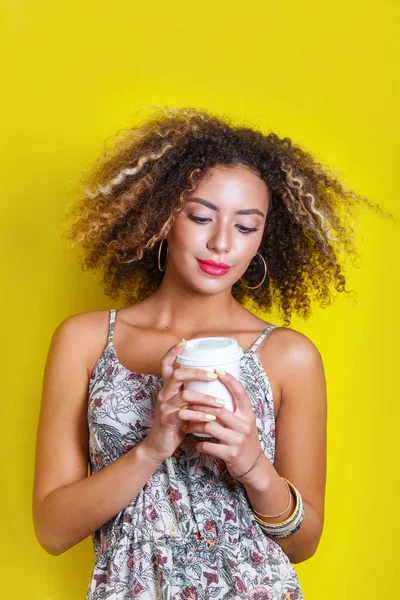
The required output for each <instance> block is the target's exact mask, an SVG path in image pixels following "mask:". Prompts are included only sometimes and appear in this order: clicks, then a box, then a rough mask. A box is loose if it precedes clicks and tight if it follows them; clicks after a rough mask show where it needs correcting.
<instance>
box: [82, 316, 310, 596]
mask: <svg viewBox="0 0 400 600" xmlns="http://www.w3.org/2000/svg"><path fill="white" fill-rule="evenodd" d="M116 313H117V311H116V310H115V309H113V310H111V311H110V321H109V335H108V344H107V346H106V348H105V350H104V352H103V353H102V355H101V356H100V358H99V359H98V361H97V363H96V365H95V367H94V369H93V372H92V374H91V377H90V380H89V395H88V411H87V416H88V427H89V435H90V438H89V458H90V473H91V474H93V473H95V472H96V471H99V470H100V469H102V468H103V467H105V466H107V465H109V464H110V463H112V462H113V461H114V460H116V459H118V458H119V457H120V456H122V455H123V454H124V453H126V452H127V451H128V450H130V449H131V448H133V447H134V446H136V445H137V444H139V443H140V442H142V441H143V440H144V439H145V438H146V436H147V434H148V433H149V431H150V429H151V426H152V421H153V415H154V408H155V402H156V396H157V393H158V391H159V390H160V388H161V385H162V377H161V376H160V375H154V374H144V373H135V372H131V371H129V370H128V369H126V368H125V367H124V366H122V365H121V364H120V362H119V361H118V357H117V355H116V352H115V348H114V345H113V331H114V322H115V317H116ZM275 327H277V326H276V325H271V326H269V327H267V328H266V329H265V330H264V331H263V332H262V333H261V335H260V336H259V337H258V339H257V340H256V341H255V343H254V344H253V346H252V347H251V348H250V349H249V350H248V351H247V352H245V354H244V355H243V357H242V359H241V373H240V381H241V383H242V384H243V385H244V386H245V387H246V389H247V391H248V395H249V398H250V400H251V403H252V406H253V409H254V412H255V415H256V422H257V428H258V432H259V437H260V443H261V447H262V449H263V450H264V453H265V454H266V456H267V457H268V459H269V460H270V461H271V462H272V463H273V461H274V450H275V420H274V405H273V399H272V392H271V387H270V384H269V381H268V377H267V375H266V373H265V371H264V369H263V367H262V364H261V361H260V359H259V356H258V354H257V352H256V350H257V348H258V347H259V345H260V343H261V342H262V340H263V339H264V338H265V337H266V336H267V334H268V333H269V332H270V331H272V330H273V329H275ZM197 442H198V437H197V436H195V435H193V434H188V435H187V436H186V437H185V438H184V440H183V441H182V443H181V444H180V445H179V446H178V447H177V448H176V450H175V452H174V454H173V455H172V456H171V457H170V458H168V459H166V460H165V461H164V462H163V463H162V464H161V465H160V466H159V467H158V468H157V470H156V471H155V472H154V474H153V475H152V476H151V477H150V479H149V480H148V482H147V483H146V484H145V486H144V487H143V488H142V490H141V491H140V492H139V493H138V494H137V495H136V496H135V497H134V498H132V500H131V502H130V503H129V504H128V506H127V507H126V508H124V509H123V510H121V512H119V513H118V514H117V515H115V516H114V517H112V518H111V519H110V520H109V521H107V522H106V523H104V525H102V526H101V527H100V528H99V529H97V530H96V531H95V532H94V533H93V535H92V539H93V545H94V553H95V557H96V560H95V565H94V568H93V572H92V576H91V579H90V583H89V587H88V590H87V594H86V600H98V599H100V598H101V599H103V598H104V599H106V598H107V599H109V600H133V599H136V598H138V599H140V600H158V599H159V600H175V599H176V600H186V599H193V600H209V599H211V598H212V599H216V600H228V599H229V600H231V599H232V600H236V599H237V600H239V599H243V598H248V599H251V600H278V599H279V600H304V596H303V593H302V591H301V587H300V584H299V580H298V578H297V574H296V572H295V570H294V568H293V565H292V564H291V562H290V561H289V558H288V556H287V555H286V554H285V552H284V551H283V550H282V548H281V547H280V546H279V544H277V543H276V542H275V541H274V540H273V538H270V537H268V536H267V534H265V533H264V532H263V530H262V529H261V528H260V527H259V525H258V523H257V521H256V520H255V519H254V517H253V514H252V511H251V507H250V503H249V500H248V497H247V495H246V490H245V488H244V486H243V485H242V484H241V483H240V482H239V481H237V480H235V479H232V477H231V476H230V474H229V471H228V470H227V468H226V465H225V462H224V461H223V460H221V459H219V458H216V457H213V456H211V455H209V454H207V453H203V452H199V451H198V450H196V443H197Z"/></svg>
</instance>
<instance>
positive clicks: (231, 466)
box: [186, 372, 261, 478]
mask: <svg viewBox="0 0 400 600" xmlns="http://www.w3.org/2000/svg"><path fill="white" fill-rule="evenodd" d="M218 379H219V380H220V381H221V382H222V383H223V384H224V385H225V386H226V387H227V388H228V391H229V393H230V394H231V396H232V398H233V401H234V405H235V407H236V408H235V410H234V412H232V411H230V410H228V409H227V408H220V409H218V410H217V411H215V409H212V410H211V411H210V412H211V413H212V414H215V416H216V417H217V419H216V420H215V421H206V422H202V423H193V424H192V423H190V424H189V426H188V428H187V430H186V433H191V432H196V433H208V434H209V435H212V436H213V437H214V438H216V439H218V440H220V441H219V443H215V442H199V443H198V444H196V449H197V450H199V451H200V452H207V453H208V454H211V455H212V456H216V457H218V458H222V460H224V461H225V463H226V465H227V467H228V471H229V473H230V474H231V475H232V477H233V478H235V477H236V476H241V475H243V474H244V473H245V472H246V471H248V469H250V467H251V466H252V465H253V463H254V461H255V460H256V458H257V456H258V455H259V454H260V450H261V446H260V439H259V437H258V431H257V424H256V418H255V414H254V411H253V407H252V405H251V402H250V399H249V397H248V395H247V390H246V388H245V387H244V386H243V385H242V384H241V383H240V381H238V379H236V377H234V376H233V375H232V374H231V373H228V372H225V375H220V374H219V373H218ZM187 412H189V411H187Z"/></svg>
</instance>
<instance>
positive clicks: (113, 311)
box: [108, 308, 117, 343]
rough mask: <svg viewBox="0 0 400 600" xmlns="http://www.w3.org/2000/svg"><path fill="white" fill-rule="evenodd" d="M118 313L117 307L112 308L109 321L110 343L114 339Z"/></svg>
mask: <svg viewBox="0 0 400 600" xmlns="http://www.w3.org/2000/svg"><path fill="white" fill-rule="evenodd" d="M116 313H117V311H116V309H115V308H113V309H111V310H110V322H109V326H108V343H110V342H112V339H113V335H114V324H115V315H116Z"/></svg>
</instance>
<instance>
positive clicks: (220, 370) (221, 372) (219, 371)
mask: <svg viewBox="0 0 400 600" xmlns="http://www.w3.org/2000/svg"><path fill="white" fill-rule="evenodd" d="M215 370H216V371H217V373H218V375H225V371H224V370H223V369H220V368H219V367H216V369H215Z"/></svg>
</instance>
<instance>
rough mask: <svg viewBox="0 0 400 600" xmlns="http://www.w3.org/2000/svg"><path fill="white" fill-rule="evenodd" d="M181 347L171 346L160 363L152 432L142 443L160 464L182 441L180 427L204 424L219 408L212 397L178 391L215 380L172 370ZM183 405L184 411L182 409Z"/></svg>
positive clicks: (198, 371)
mask: <svg viewBox="0 0 400 600" xmlns="http://www.w3.org/2000/svg"><path fill="white" fill-rule="evenodd" d="M184 347H185V345H184V344H183V345H182V346H178V345H175V346H172V348H170V349H169V350H168V352H167V353H166V354H165V355H164V356H163V357H162V359H161V375H162V379H163V385H162V387H161V389H160V391H159V392H158V394H157V400H156V408H155V412H154V421H153V425H152V428H151V430H150V432H149V434H148V435H147V437H146V438H145V439H144V440H143V442H142V444H144V446H145V448H146V451H147V452H148V453H149V455H150V456H152V458H153V459H154V460H155V461H156V462H158V463H160V464H161V463H162V462H163V461H164V460H165V459H166V458H169V457H170V456H171V455H172V454H173V453H174V452H175V449H176V448H177V447H178V446H179V444H180V443H181V442H182V440H183V439H184V437H185V435H186V433H185V431H184V430H183V429H182V426H183V425H185V424H187V423H188V422H189V421H200V422H204V421H206V422H207V421H208V420H209V419H207V417H206V416H205V415H206V414H207V413H208V414H213V415H215V416H217V415H218V411H219V410H221V408H222V406H221V405H220V404H217V403H216V401H215V396H211V395H208V394H201V393H200V392H195V391H193V390H187V389H184V390H182V389H181V387H182V384H184V383H185V382H186V381H193V380H196V381H215V379H216V378H217V376H216V374H214V373H213V374H212V375H213V378H210V377H208V376H207V371H205V370H204V369H188V368H177V369H174V368H173V363H174V362H175V358H176V357H177V356H178V354H180V352H182V350H183V349H184ZM185 405H188V406H187V408H182V406H185Z"/></svg>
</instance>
